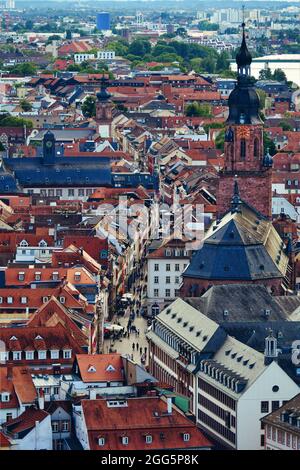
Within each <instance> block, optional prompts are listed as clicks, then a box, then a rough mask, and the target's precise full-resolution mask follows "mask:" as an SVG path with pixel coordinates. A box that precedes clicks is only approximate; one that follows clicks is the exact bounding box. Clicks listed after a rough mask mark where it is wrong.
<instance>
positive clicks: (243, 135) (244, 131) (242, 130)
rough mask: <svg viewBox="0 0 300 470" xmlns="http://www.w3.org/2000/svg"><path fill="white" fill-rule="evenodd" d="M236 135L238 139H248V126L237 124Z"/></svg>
mask: <svg viewBox="0 0 300 470" xmlns="http://www.w3.org/2000/svg"><path fill="white" fill-rule="evenodd" d="M236 133H237V137H239V138H240V139H249V138H250V127H249V126H239V127H238V128H237V132H236Z"/></svg>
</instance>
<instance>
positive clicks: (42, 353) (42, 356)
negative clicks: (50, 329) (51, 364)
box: [38, 351, 47, 359]
mask: <svg viewBox="0 0 300 470" xmlns="http://www.w3.org/2000/svg"><path fill="white" fill-rule="evenodd" d="M38 358H39V359H47V351H38Z"/></svg>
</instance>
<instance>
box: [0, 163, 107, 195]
mask: <svg viewBox="0 0 300 470" xmlns="http://www.w3.org/2000/svg"><path fill="white" fill-rule="evenodd" d="M4 166H5V167H6V168H7V170H8V172H7V173H6V175H9V172H13V174H14V177H15V179H16V180H17V182H18V184H20V186H22V187H25V188H26V187H29V188H30V187H43V186H45V187H62V186H65V187H68V186H69V187H74V186H95V187H97V186H111V169H110V159H109V158H101V159H99V158H94V157H89V158H85V157H56V158H55V162H54V164H53V165H47V164H46V163H45V161H44V159H43V158H38V157H34V158H11V159H6V160H5V163H4ZM7 178H8V176H7Z"/></svg>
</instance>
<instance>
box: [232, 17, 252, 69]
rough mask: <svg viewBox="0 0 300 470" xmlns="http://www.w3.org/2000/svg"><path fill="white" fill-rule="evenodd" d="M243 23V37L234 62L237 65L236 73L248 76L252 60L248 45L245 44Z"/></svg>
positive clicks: (243, 26)
mask: <svg viewBox="0 0 300 470" xmlns="http://www.w3.org/2000/svg"><path fill="white" fill-rule="evenodd" d="M245 26H246V25H245V23H243V24H242V28H243V38H242V44H241V47H240V50H239V51H238V53H237V55H236V63H237V66H238V75H239V77H241V76H245V75H246V76H248V77H250V65H251V62H252V56H251V54H250V52H249V51H248V47H247V44H246V35H245Z"/></svg>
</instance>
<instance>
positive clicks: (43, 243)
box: [39, 240, 47, 246]
mask: <svg viewBox="0 0 300 470" xmlns="http://www.w3.org/2000/svg"><path fill="white" fill-rule="evenodd" d="M39 246H47V243H46V242H45V240H41V241H40V242H39Z"/></svg>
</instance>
